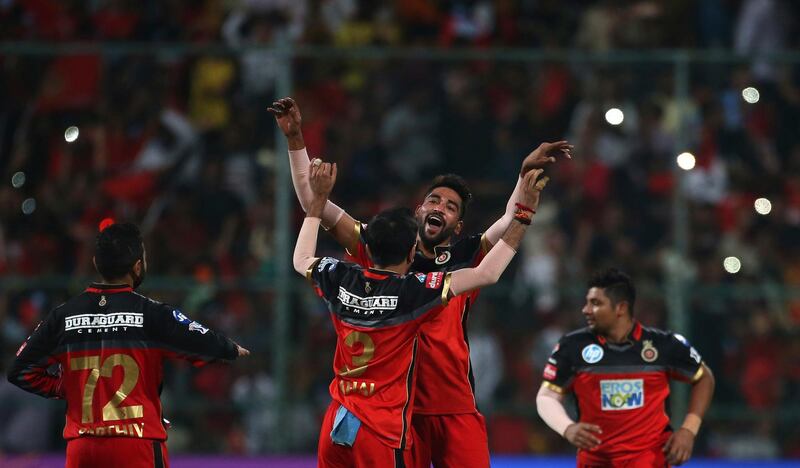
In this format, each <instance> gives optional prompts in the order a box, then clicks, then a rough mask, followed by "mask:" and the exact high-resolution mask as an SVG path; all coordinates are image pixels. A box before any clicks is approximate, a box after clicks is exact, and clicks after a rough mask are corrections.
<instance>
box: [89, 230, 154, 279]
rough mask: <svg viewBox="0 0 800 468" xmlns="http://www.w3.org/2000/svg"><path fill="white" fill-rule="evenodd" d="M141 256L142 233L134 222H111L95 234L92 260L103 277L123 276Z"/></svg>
mask: <svg viewBox="0 0 800 468" xmlns="http://www.w3.org/2000/svg"><path fill="white" fill-rule="evenodd" d="M143 256H144V246H143V245H142V233H141V232H140V231H139V228H138V227H136V225H135V224H132V223H119V224H112V225H110V226H108V227H107V228H105V229H103V230H102V231H100V233H99V234H98V235H97V241H96V243H95V251H94V262H95V264H96V266H97V271H98V272H99V273H100V276H102V277H103V279H106V280H110V279H117V278H121V277H123V276H125V274H126V273H128V272H130V271H131V269H133V265H134V264H136V262H137V261H138V260H141V259H142V258H143Z"/></svg>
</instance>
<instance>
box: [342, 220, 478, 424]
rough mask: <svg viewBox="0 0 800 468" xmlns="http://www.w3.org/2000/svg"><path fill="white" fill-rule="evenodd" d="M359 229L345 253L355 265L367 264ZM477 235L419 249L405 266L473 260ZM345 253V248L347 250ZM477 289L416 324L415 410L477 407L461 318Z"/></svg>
mask: <svg viewBox="0 0 800 468" xmlns="http://www.w3.org/2000/svg"><path fill="white" fill-rule="evenodd" d="M356 227H357V228H358V229H359V238H360V242H359V244H358V250H357V251H356V252H353V253H351V256H352V258H353V259H354V260H355V261H356V262H357V263H358V264H360V265H363V266H372V262H371V261H370V259H369V256H368V255H367V249H366V241H365V239H364V236H363V232H364V229H366V228H361V225H360V224H358V223H356ZM485 245H486V244H485V241H484V238H483V236H481V235H475V236H470V237H465V238H462V239H460V240H459V241H458V242H456V243H454V244H452V245H448V246H440V247H436V248H435V249H434V251H435V256H434V258H428V257H426V256H425V255H423V254H422V252H420V251H419V250H418V251H417V254H416V256H415V257H414V262H413V263H412V264H411V271H419V272H423V273H429V272H433V271H443V272H449V271H454V270H458V269H461V268H470V267H474V266H476V265H478V264H479V263H480V262H481V260H482V259H483V257H484V256H485V254H486V252H487V251H488V250H487V249H486V248H485ZM348 253H349V252H348ZM478 292H479V291H478V290H475V291H469V292H466V293H463V294H460V295H458V296H456V297H453V298H451V299H450V302H449V303H448V304H447V307H446V309H445V311H444V312H443V313H441V314H438V315H437V316H436V317H434V318H433V319H432V320H431V321H430V322H428V323H426V324H425V325H423V327H422V329H421V330H420V341H419V347H420V364H419V375H418V378H417V395H416V400H415V403H414V413H415V414H462V413H474V412H476V411H477V407H476V403H475V379H474V377H473V374H472V363H471V362H470V359H469V338H468V336H467V321H468V320H469V312H470V307H471V306H472V304H473V303H474V302H475V299H477V298H478Z"/></svg>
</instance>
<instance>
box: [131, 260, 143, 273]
mask: <svg viewBox="0 0 800 468" xmlns="http://www.w3.org/2000/svg"><path fill="white" fill-rule="evenodd" d="M142 271H144V263H143V262H142V259H141V258H140V259H139V260H136V263H134V264H133V272H134V273H136V276H142Z"/></svg>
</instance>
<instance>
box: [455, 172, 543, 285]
mask: <svg viewBox="0 0 800 468" xmlns="http://www.w3.org/2000/svg"><path fill="white" fill-rule="evenodd" d="M542 172H543V171H542V170H541V169H534V170H532V171H530V172H529V173H528V174H525V177H524V178H523V181H522V193H521V194H520V198H519V202H517V209H516V212H515V215H514V220H513V222H512V223H511V225H510V226H508V228H507V229H506V231H505V233H504V234H503V237H502V238H501V239H500V241H499V242H498V245H497V246H496V247H495V248H493V249H492V250H491V251H490V252H489V253H488V254H487V255H486V258H484V259H483V261H481V263H480V264H479V265H478V266H477V267H475V268H464V269H461V270H457V271H454V272H453V274H452V277H451V283H450V294H451V295H458V294H461V293H464V292H466V291H471V290H473V289H478V288H482V287H484V286H489V285H491V284H494V283H496V282H497V281H498V280H499V279H500V275H501V274H502V273H503V272H504V271H505V269H506V268H507V267H508V264H509V263H510V262H511V259H512V258H514V254H515V253H516V252H517V248H519V243H520V241H522V237H523V236H524V235H525V231H526V230H527V227H528V226H529V225H530V224H531V221H532V220H533V214H534V213H535V212H536V209H535V207H536V206H538V205H539V194H540V192H541V191H542V190H543V189H544V187H545V185H547V181H548V178H547V177H543V178H541V179H540V178H539V176H541V175H542Z"/></svg>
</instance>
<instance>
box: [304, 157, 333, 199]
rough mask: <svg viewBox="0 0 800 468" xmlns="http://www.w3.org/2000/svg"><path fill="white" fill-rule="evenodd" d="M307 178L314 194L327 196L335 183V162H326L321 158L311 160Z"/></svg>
mask: <svg viewBox="0 0 800 468" xmlns="http://www.w3.org/2000/svg"><path fill="white" fill-rule="evenodd" d="M308 178H309V183H310V185H311V191H312V192H314V195H316V196H318V197H325V198H327V197H328V195H330V193H331V190H333V185H334V184H335V183H336V163H326V162H322V160H321V159H314V160H313V161H311V172H310V173H309V175H308Z"/></svg>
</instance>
